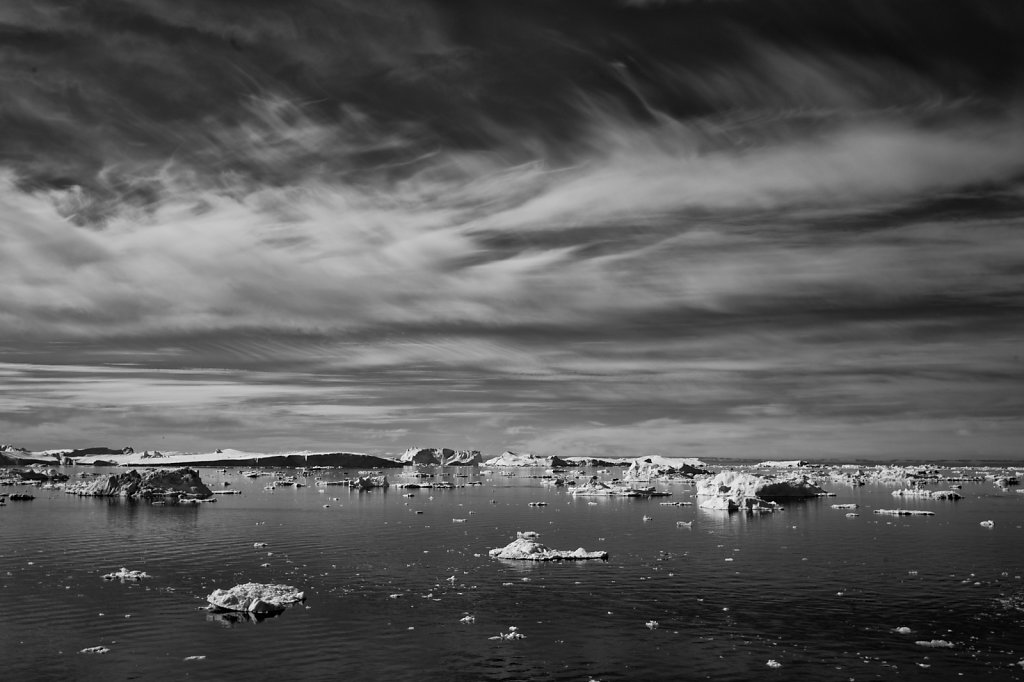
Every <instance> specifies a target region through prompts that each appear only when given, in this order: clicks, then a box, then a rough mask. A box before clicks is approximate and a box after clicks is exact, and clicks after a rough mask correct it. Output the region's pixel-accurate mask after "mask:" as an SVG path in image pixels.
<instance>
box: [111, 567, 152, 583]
mask: <svg viewBox="0 0 1024 682" xmlns="http://www.w3.org/2000/svg"><path fill="white" fill-rule="evenodd" d="M151 577H152V576H151V575H149V574H148V573H146V572H145V571H129V570H128V569H127V568H125V567H124V566H122V567H121V570H119V571H114V572H113V573H107V574H105V575H104V576H103V579H104V580H120V581H122V582H124V581H125V580H142V579H143V578H151Z"/></svg>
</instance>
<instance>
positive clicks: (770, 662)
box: [765, 658, 782, 670]
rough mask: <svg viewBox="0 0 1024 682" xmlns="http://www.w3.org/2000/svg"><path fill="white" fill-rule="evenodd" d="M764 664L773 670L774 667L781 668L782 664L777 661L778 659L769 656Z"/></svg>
mask: <svg viewBox="0 0 1024 682" xmlns="http://www.w3.org/2000/svg"><path fill="white" fill-rule="evenodd" d="M765 665H766V666H768V667H769V668H772V669H773V670H774V669H776V668H781V667H782V664H781V663H779V662H778V661H776V660H775V659H774V658H769V659H768V662H767V663H765Z"/></svg>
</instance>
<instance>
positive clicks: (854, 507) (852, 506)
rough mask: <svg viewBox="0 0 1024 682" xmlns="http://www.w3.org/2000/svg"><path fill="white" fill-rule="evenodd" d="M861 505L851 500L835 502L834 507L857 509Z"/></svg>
mask: <svg viewBox="0 0 1024 682" xmlns="http://www.w3.org/2000/svg"><path fill="white" fill-rule="evenodd" d="M859 506H860V505H859V504H854V503H852V502H851V503H849V504H833V505H832V508H833V509H856V508H857V507H859Z"/></svg>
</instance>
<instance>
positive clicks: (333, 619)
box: [0, 469, 1024, 682]
mask: <svg viewBox="0 0 1024 682" xmlns="http://www.w3.org/2000/svg"><path fill="white" fill-rule="evenodd" d="M424 471H434V472H436V473H437V478H435V479H428V480H450V481H452V482H454V483H456V484H458V485H464V484H467V483H469V482H471V481H480V482H481V483H482V485H473V486H466V487H460V488H454V489H420V490H403V489H398V488H396V487H392V488H390V489H388V490H374V491H370V492H363V493H360V492H356V491H353V490H350V489H348V488H345V487H327V488H319V487H316V486H314V485H312V483H313V479H312V477H311V478H309V479H307V481H308V483H309V484H310V485H308V487H302V488H277V489H275V490H274V491H268V490H265V489H264V486H265V485H267V484H268V482H269V481H270V480H271V479H270V478H266V477H260V478H256V479H250V478H246V477H244V476H241V475H240V473H239V472H238V471H237V470H231V471H229V472H221V471H219V470H212V469H203V470H202V476H203V479H204V481H206V482H207V483H208V484H209V485H210V487H211V488H214V489H218V488H221V487H222V485H223V484H224V483H229V484H230V487H232V488H234V489H238V490H241V491H242V494H241V495H232V496H218V500H217V502H216V503H213V504H202V505H195V506H153V505H150V504H148V503H145V502H140V503H131V502H126V501H122V500H108V499H97V498H79V497H75V496H71V495H67V494H65V493H63V492H61V491H49V490H38V489H32V492H33V493H34V494H35V495H36V499H35V500H33V501H31V502H9V503H8V504H7V506H5V507H2V508H0V599H2V604H3V611H4V612H3V618H2V620H0V633H2V634H0V666H2V667H0V670H2V671H3V677H4V679H12V680H13V679H26V680H71V679H74V680H93V679H95V680H130V679H140V680H141V679H145V680H165V679H166V680H178V679H199V680H223V679H255V680H261V679H304V680H336V679H345V680H376V679H399V680H406V679H408V680H580V681H582V682H587V681H588V680H606V681H607V680H634V679H636V680H641V679H642V680H690V679H714V680H750V679H779V680H892V679H908V680H935V679H999V680H1020V679H1024V667H1022V666H1021V664H1020V663H1019V662H1020V661H1022V659H1024V611H1022V610H1021V609H1022V608H1024V607H1022V606H1021V605H1022V604H1024V578H1022V576H1024V549H1022V548H1024V529H1022V525H1024V494H1020V493H1016V492H1015V491H1014V489H1013V488H1011V489H1009V490H1007V491H1003V490H1000V489H998V488H996V487H995V486H994V485H992V484H991V483H965V484H964V485H963V490H962V491H961V492H962V493H963V494H964V496H965V499H963V500H960V501H956V502H951V501H930V500H901V499H898V498H893V497H892V496H891V494H890V492H891V490H892V489H893V487H894V486H889V485H881V484H876V485H867V486H862V487H849V486H843V485H839V484H829V485H826V486H825V487H826V488H827V489H829V490H831V491H832V492H834V493H836V497H830V498H820V499H813V500H809V501H806V502H794V503H790V504H787V505H786V508H785V509H784V510H783V511H781V512H778V513H775V514H763V515H757V516H751V515H745V514H735V513H734V514H729V513H726V512H717V511H705V510H700V509H698V508H697V507H696V505H692V506H667V505H663V504H661V503H662V502H695V500H694V497H693V488H692V487H691V486H689V485H686V484H662V485H660V486H659V487H661V488H662V489H666V490H670V491H671V492H672V493H673V495H672V496H671V497H668V498H652V499H635V498H634V499H614V498H603V499H602V498H579V499H576V498H573V497H572V496H570V495H569V494H567V493H566V492H565V489H564V488H552V487H546V486H542V485H540V481H539V480H537V479H536V478H531V477H530V476H531V475H537V474H539V473H541V472H539V471H530V470H519V471H516V472H514V475H512V476H506V475H502V473H501V472H499V471H492V472H489V473H486V474H485V473H483V472H482V471H477V470H475V469H467V470H455V469H447V470H440V469H437V470H430V469H424ZM292 473H293V472H292ZM351 473H352V472H346V473H341V472H331V474H330V475H329V476H328V478H341V477H343V476H347V475H351ZM455 473H461V474H467V473H468V474H469V476H468V477H456V476H455ZM613 473H615V472H614V471H613ZM588 474H589V472H588ZM389 478H391V480H392V481H409V480H412V479H410V478H407V477H402V476H401V475H398V472H394V471H392V472H389ZM16 491H18V488H6V489H3V491H0V492H16ZM407 494H412V495H413V497H406V496H405V495H407ZM530 502H546V503H547V505H546V506H530V505H529V503H530ZM837 503H857V504H859V505H861V506H860V508H859V509H857V510H856V512H857V513H858V514H859V516H856V517H847V516H846V514H847V511H845V510H835V509H832V508H831V505H832V504H837ZM325 505H328V506H326V507H325ZM894 507H908V508H917V509H930V510H933V511H935V516H932V517H890V516H880V515H876V514H873V513H872V510H873V509H875V508H894ZM416 512H422V513H416ZM644 517H649V518H648V519H647V520H645V519H644ZM453 519H464V521H461V522H455V521H453ZM985 520H992V521H993V522H994V525H993V526H992V527H991V528H987V527H983V526H981V525H980V522H981V521H985ZM677 521H692V525H691V526H689V527H680V526H677V524H676V522H677ZM527 530H532V531H536V532H538V533H540V534H541V541H542V542H544V543H545V544H547V545H549V546H550V547H553V548H558V549H575V548H577V547H580V546H582V547H584V548H586V549H588V550H599V549H601V550H607V551H608V552H609V553H610V558H609V560H608V561H588V562H561V563H532V562H509V561H500V560H495V559H491V558H489V557H488V555H487V552H488V550H489V549H492V548H496V547H501V546H504V545H505V544H507V543H508V542H510V541H511V540H512V539H514V538H515V535H516V532H517V531H527ZM264 542H265V543H267V546H266V547H264V548H255V547H254V546H253V545H254V543H264ZM122 566H123V567H127V568H129V569H134V570H144V571H146V572H147V573H149V574H150V575H151V576H152V577H151V578H149V579H145V580H143V581H140V582H137V583H121V582H119V581H112V582H108V581H104V580H103V579H102V578H101V576H102V574H104V573H108V572H111V571H114V570H117V569H118V568H120V567H122ZM249 581H255V582H269V583H284V584H288V585H293V586H295V587H297V588H299V589H301V590H304V591H305V593H306V601H305V603H304V604H300V605H297V606H294V607H291V608H289V609H288V610H286V611H285V612H284V613H282V614H281V615H279V616H276V617H272V618H267V619H264V620H262V621H259V622H250V621H247V620H244V619H243V620H237V619H232V618H229V617H225V616H221V615H216V614H211V613H209V612H207V611H206V610H204V609H202V607H203V605H204V604H205V596H206V595H207V594H209V593H210V592H212V591H213V590H214V589H216V588H227V587H231V586H233V585H236V584H238V583H242V582H249ZM1014 600H1017V601H1014ZM467 615H472V616H474V618H475V622H474V623H463V622H460V620H461V619H462V618H463V617H464V616H467ZM654 623H656V625H654ZM510 626H515V627H517V628H518V630H519V632H521V633H522V634H523V635H524V637H523V639H519V640H515V641H501V640H492V639H490V637H493V636H496V635H497V634H498V633H499V632H505V631H507V630H508V628H509V627H510ZM897 628H910V630H911V632H910V633H909V634H902V633H900V632H898V631H897ZM932 640H943V641H946V642H949V643H951V644H952V647H948V648H947V647H933V646H924V645H922V644H919V643H918V642H922V641H926V642H930V641H932ZM94 646H103V647H107V648H109V650H110V651H109V652H108V653H106V654H87V653H79V652H80V651H81V650H82V649H85V648H87V647H94ZM190 657H203V658H193V659H191V660H186V659H189V658H190ZM769 661H773V662H775V663H774V664H773V665H769Z"/></svg>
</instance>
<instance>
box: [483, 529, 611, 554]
mask: <svg viewBox="0 0 1024 682" xmlns="http://www.w3.org/2000/svg"><path fill="white" fill-rule="evenodd" d="M538 538H540V535H539V534H537V533H535V532H533V531H525V532H520V533H517V537H516V539H515V540H513V541H512V542H510V543H509V544H507V545H505V546H504V547H501V548H499V549H492V550H491V551H490V552H488V554H489V555H490V556H491V557H493V558H495V559H521V560H524V561H573V560H581V559H607V558H608V552H588V551H587V550H585V549H583V548H582V547H580V548H579V549H576V550H573V551H568V550H559V549H549V548H548V547H547V546H546V545H543V544H541V543H540V542H538V541H537V540H538Z"/></svg>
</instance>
